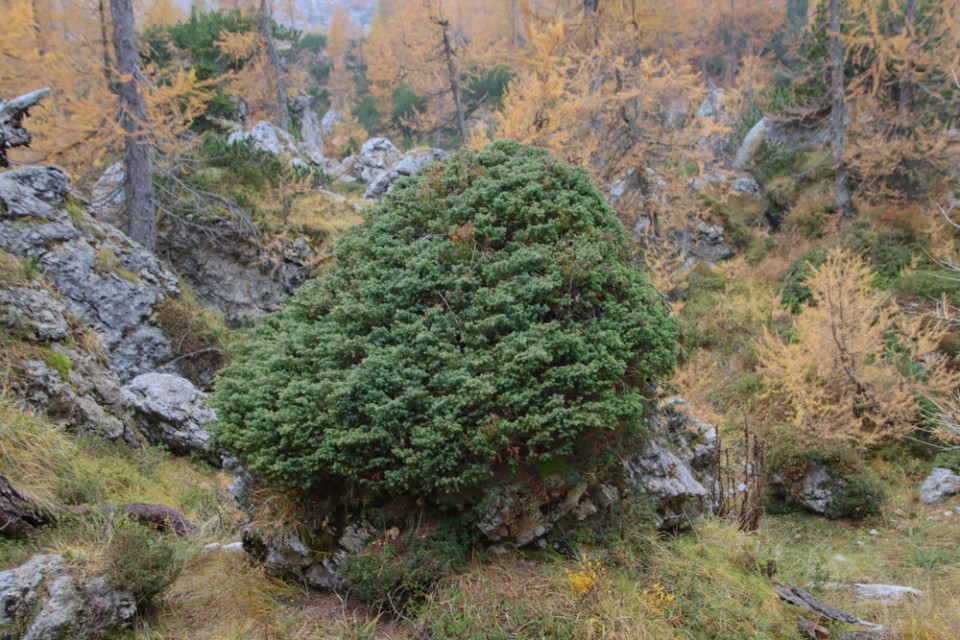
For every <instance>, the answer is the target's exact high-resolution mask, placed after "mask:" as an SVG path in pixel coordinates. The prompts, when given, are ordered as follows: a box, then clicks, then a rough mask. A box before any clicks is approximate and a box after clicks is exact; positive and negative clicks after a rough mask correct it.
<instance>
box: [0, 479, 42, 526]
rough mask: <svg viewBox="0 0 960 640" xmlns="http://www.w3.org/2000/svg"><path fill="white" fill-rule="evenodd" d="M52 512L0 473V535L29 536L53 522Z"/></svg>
mask: <svg viewBox="0 0 960 640" xmlns="http://www.w3.org/2000/svg"><path fill="white" fill-rule="evenodd" d="M53 521H54V517H53V514H52V513H50V512H49V511H47V510H46V509H44V508H43V507H41V506H40V505H39V504H37V503H36V501H34V500H33V499H31V498H29V497H27V496H26V495H24V494H23V493H21V492H20V490H19V489H17V488H16V487H15V486H13V484H11V483H10V481H9V480H7V477H6V476H4V475H0V535H3V536H6V537H8V538H29V537H31V536H34V535H36V534H37V529H38V528H39V527H42V526H45V525H48V524H51V523H53Z"/></svg>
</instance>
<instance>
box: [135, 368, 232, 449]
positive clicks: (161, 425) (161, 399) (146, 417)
mask: <svg viewBox="0 0 960 640" xmlns="http://www.w3.org/2000/svg"><path fill="white" fill-rule="evenodd" d="M123 398H124V401H125V402H126V403H127V404H128V405H129V406H130V407H131V409H132V410H133V415H134V420H135V421H136V424H137V426H138V428H139V429H140V432H141V433H143V435H144V436H145V437H146V438H147V439H148V440H149V441H150V442H152V443H154V444H160V445H164V446H166V447H168V448H169V449H170V450H171V451H173V452H174V453H180V454H190V453H198V454H200V455H201V456H203V457H205V458H207V459H208V460H210V461H211V462H213V463H215V464H222V461H221V459H220V457H219V456H218V455H216V454H215V453H213V452H212V451H211V450H210V432H209V431H207V428H206V425H207V424H208V423H209V422H212V421H213V420H215V419H216V413H214V411H213V410H212V409H209V408H207V407H206V394H205V393H203V392H202V391H200V390H199V389H197V388H196V387H195V386H193V383H192V382H190V381H189V380H187V379H186V378H181V377H180V376H177V375H173V374H170V373H156V372H153V373H145V374H143V375H140V376H137V377H136V378H134V379H133V380H132V381H131V382H130V383H129V384H128V385H126V386H125V387H124V388H123Z"/></svg>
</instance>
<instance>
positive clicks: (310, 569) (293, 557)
mask: <svg viewBox="0 0 960 640" xmlns="http://www.w3.org/2000/svg"><path fill="white" fill-rule="evenodd" d="M371 538H372V536H371V535H370V534H369V533H367V532H366V531H365V530H363V529H360V528H357V527H347V529H346V531H344V533H343V534H342V535H341V536H339V538H336V537H335V538H334V539H336V540H337V544H336V548H335V549H333V550H328V551H326V552H324V553H316V552H315V551H313V550H312V549H311V547H310V546H308V545H307V544H305V543H304V542H303V540H301V538H300V536H299V535H298V534H297V533H296V532H294V531H291V530H283V531H279V532H270V533H267V532H264V531H263V530H257V529H247V530H246V531H244V532H243V548H244V550H245V551H246V552H247V553H249V554H251V555H252V556H253V557H254V558H255V559H256V560H258V561H260V562H261V563H263V568H264V571H265V572H266V573H267V574H268V575H271V576H274V577H278V578H286V579H290V580H295V581H297V582H299V583H300V584H306V585H307V586H308V587H310V588H312V589H318V590H334V589H339V588H340V587H341V586H342V581H341V579H340V576H339V574H338V570H339V568H340V565H341V564H342V563H343V561H344V559H346V557H347V554H348V553H354V554H356V553H359V552H360V551H361V550H362V549H363V547H364V546H365V544H366V542H367V541H368V540H370V539H371Z"/></svg>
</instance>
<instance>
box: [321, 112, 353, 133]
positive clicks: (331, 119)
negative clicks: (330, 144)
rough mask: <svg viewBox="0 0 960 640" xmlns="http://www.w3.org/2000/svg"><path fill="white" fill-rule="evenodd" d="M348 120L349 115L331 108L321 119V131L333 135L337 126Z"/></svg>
mask: <svg viewBox="0 0 960 640" xmlns="http://www.w3.org/2000/svg"><path fill="white" fill-rule="evenodd" d="M346 121H347V117H346V116H345V115H343V114H342V113H340V112H339V111H336V110H334V109H330V110H329V111H327V112H326V113H325V114H323V119H322V120H320V132H321V133H322V134H323V135H324V136H329V135H332V134H333V132H334V131H335V130H336V128H337V127H339V126H340V125H341V124H343V123H344V122H346Z"/></svg>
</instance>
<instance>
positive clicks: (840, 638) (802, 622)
mask: <svg viewBox="0 0 960 640" xmlns="http://www.w3.org/2000/svg"><path fill="white" fill-rule="evenodd" d="M797 626H798V627H799V629H800V635H801V636H803V637H804V638H809V639H810V640H887V639H888V638H890V637H891V636H890V635H889V634H887V632H886V631H884V630H883V629H868V630H865V631H830V629H827V628H826V627H824V626H822V625H819V624H817V623H816V622H813V621H812V620H807V619H806V618H804V617H803V616H797Z"/></svg>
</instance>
